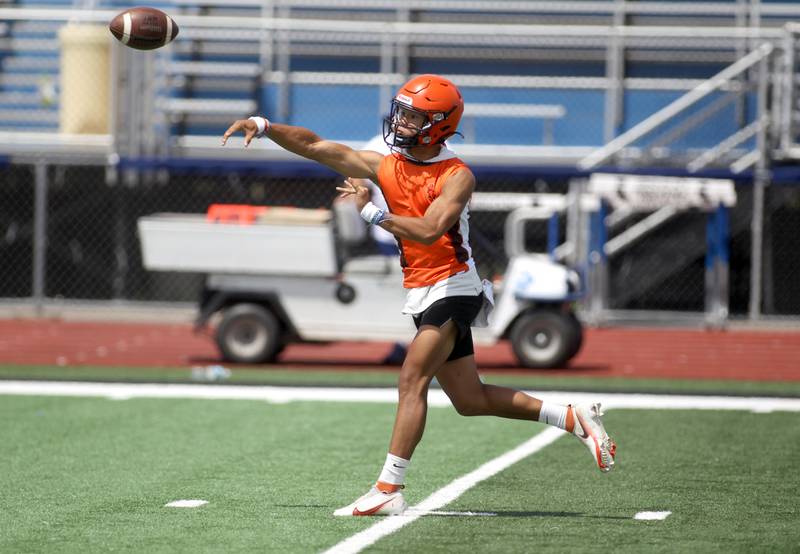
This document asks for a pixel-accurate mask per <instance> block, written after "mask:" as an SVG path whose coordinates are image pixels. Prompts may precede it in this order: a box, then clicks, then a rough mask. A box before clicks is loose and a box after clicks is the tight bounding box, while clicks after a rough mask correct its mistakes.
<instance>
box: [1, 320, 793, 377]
mask: <svg viewBox="0 0 800 554" xmlns="http://www.w3.org/2000/svg"><path fill="white" fill-rule="evenodd" d="M389 349H390V346H389V345H388V344H386V343H367V342H339V343H331V344H327V345H290V346H288V347H287V348H286V350H285V351H284V352H283V354H282V355H281V358H280V359H279V361H278V363H277V364H276V365H279V366H281V367H298V368H300V367H316V368H318V367H327V368H331V369H352V368H366V367H370V368H372V367H376V366H378V365H379V364H380V361H381V360H382V359H383V357H384V356H385V355H386V353H387V352H388V351H389ZM476 358H477V361H478V365H479V367H480V368H481V370H482V371H483V370H487V371H495V370H498V371H504V372H505V371H524V372H525V373H526V374H537V373H539V374H543V375H551V376H555V375H559V376H576V377H578V376H580V377H586V376H596V377H636V378H673V379H674V378H680V379H746V380H760V381H798V380H800V331H771V330H770V331H740V330H729V331H705V330H687V329H642V328H612V329H587V330H586V336H585V339H584V346H583V349H582V350H581V352H580V353H579V354H578V356H577V357H576V358H575V359H574V360H572V363H571V365H570V367H569V368H568V369H561V370H538V371H530V370H521V369H520V368H519V367H518V366H517V365H516V360H515V358H514V355H513V353H512V352H511V348H510V346H509V344H508V343H507V342H505V341H504V342H501V343H499V344H497V345H495V346H491V347H479V348H477V350H476ZM212 363H220V359H219V354H218V352H217V350H216V348H215V346H214V343H213V341H212V339H211V338H210V337H209V336H207V335H203V334H201V335H195V334H193V333H192V329H191V326H189V325H184V324H181V325H178V324H172V325H165V324H140V323H109V322H102V323H86V322H80V323H77V322H64V321H60V320H22V319H16V320H15V319H12V320H0V364H5V365H8V364H18V365H58V366H129V367H140V366H141V367H186V366H192V365H205V364H212ZM265 367H270V366H269V365H267V366H265Z"/></svg>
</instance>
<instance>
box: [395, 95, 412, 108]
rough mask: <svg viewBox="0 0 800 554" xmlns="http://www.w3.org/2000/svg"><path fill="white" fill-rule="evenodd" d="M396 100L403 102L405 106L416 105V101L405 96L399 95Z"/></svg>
mask: <svg viewBox="0 0 800 554" xmlns="http://www.w3.org/2000/svg"><path fill="white" fill-rule="evenodd" d="M395 100H397V101H398V102H402V103H403V104H408V105H409V106H413V105H414V101H413V100H412V99H411V97H410V96H406V95H405V94H398V95H397V97H396V98H395Z"/></svg>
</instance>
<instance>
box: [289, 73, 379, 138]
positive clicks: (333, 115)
mask: <svg viewBox="0 0 800 554" xmlns="http://www.w3.org/2000/svg"><path fill="white" fill-rule="evenodd" d="M379 98H380V91H379V89H378V87H370V86H355V85H327V86H320V85H293V86H292V89H291V114H292V115H291V118H290V120H289V124H291V125H299V126H301V127H307V128H309V129H313V130H314V132H316V133H318V134H319V135H320V136H322V137H325V138H327V139H331V140H363V137H372V136H374V135H375V134H377V133H378V132H379V130H380V128H381V114H383V113H384V112H383V111H380V110H379V106H378V100H379ZM385 111H388V106H387V109H386V110H385Z"/></svg>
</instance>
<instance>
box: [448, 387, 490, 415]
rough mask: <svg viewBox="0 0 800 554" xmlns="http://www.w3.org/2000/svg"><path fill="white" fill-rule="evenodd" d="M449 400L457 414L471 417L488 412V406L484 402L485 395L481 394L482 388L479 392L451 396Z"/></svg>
mask: <svg viewBox="0 0 800 554" xmlns="http://www.w3.org/2000/svg"><path fill="white" fill-rule="evenodd" d="M451 400H452V402H453V407H454V408H455V409H456V412H458V415H462V416H467V417H471V416H481V415H486V414H488V413H489V406H488V404H487V402H486V396H485V395H484V394H483V390H481V392H480V393H479V394H474V395H469V396H464V397H461V398H452V399H451Z"/></svg>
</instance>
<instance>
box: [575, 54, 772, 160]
mask: <svg viewBox="0 0 800 554" xmlns="http://www.w3.org/2000/svg"><path fill="white" fill-rule="evenodd" d="M773 50H774V47H773V46H772V44H770V43H768V42H767V43H763V44H761V46H759V47H758V48H756V49H755V50H753V51H752V52H750V53H749V54H748V55H746V56H745V57H744V58H742V59H741V60H739V61H738V62H736V63H734V64H733V65H731V66H729V67H726V68H725V69H723V70H722V71H720V72H719V73H717V74H716V75H714V76H713V77H712V78H711V79H709V80H708V81H705V82H704V83H702V84H701V85H699V86H697V87H695V88H694V89H693V90H691V91H690V92H688V93H686V94H685V95H683V96H681V97H680V98H678V99H677V100H675V101H674V102H672V103H671V104H669V105H667V106H665V107H664V108H662V109H661V110H659V111H657V112H656V113H654V114H653V115H651V116H650V117H648V118H647V119H645V120H644V121H642V122H640V123H639V124H638V125H635V126H634V127H633V128H631V129H630V130H628V131H627V132H625V133H623V134H621V135H620V136H618V137H617V138H615V139H614V140H612V141H611V142H609V143H608V144H606V145H605V146H603V147H602V148H599V149H597V150H595V151H594V152H592V153H591V154H590V155H588V156H586V157H585V158H584V159H582V160H581V161H579V162H578V169H580V170H582V171H588V170H590V169H592V168H594V167H597V166H598V165H600V164H602V163H603V162H605V161H607V160H608V159H609V158H611V157H612V156H614V155H615V154H617V153H619V152H620V151H622V150H623V149H624V148H626V147H628V146H630V145H631V144H633V143H634V142H636V141H637V140H639V139H640V138H642V137H643V136H645V135H648V134H649V133H651V132H653V131H654V130H655V129H657V128H658V127H659V126H660V125H662V124H663V123H665V122H666V121H668V120H670V119H672V118H673V117H675V116H676V115H677V114H679V113H680V112H682V111H683V110H685V109H686V108H688V107H690V106H692V105H694V104H695V103H697V102H698V101H700V100H702V99H703V98H705V97H706V96H708V95H709V94H711V93H712V92H714V91H716V90H718V89H720V87H722V86H723V85H724V84H725V83H727V82H729V81H730V80H731V79H733V78H734V77H736V76H737V75H739V74H741V73H743V72H744V71H746V70H748V69H750V68H751V67H753V66H754V65H755V64H757V63H758V62H760V61H761V60H762V59H764V58H766V57H767V56H769V55H770V54H771V53H772V51H773Z"/></svg>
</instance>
